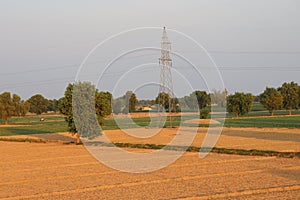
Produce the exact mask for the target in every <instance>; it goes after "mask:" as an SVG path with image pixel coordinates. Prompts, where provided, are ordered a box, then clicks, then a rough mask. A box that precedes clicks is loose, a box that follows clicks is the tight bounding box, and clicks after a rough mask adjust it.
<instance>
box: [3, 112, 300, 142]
mask: <svg viewBox="0 0 300 200" xmlns="http://www.w3.org/2000/svg"><path fill="white" fill-rule="evenodd" d="M278 112H286V111H278ZM294 113H298V111H296V112H294ZM284 114H287V113H284ZM215 116H216V117H218V116H217V115H215ZM247 116H251V117H249V118H247V117H243V118H239V119H236V118H230V117H231V116H229V118H227V119H226V120H225V123H224V126H225V127H258V128H270V127H276V128H300V116H288V115H286V116H274V117H262V116H269V113H268V112H265V111H256V112H250V113H249V114H248V115H247ZM255 116H257V117H255ZM43 117H44V118H45V121H44V122H41V121H40V117H32V116H31V117H19V118H11V119H10V124H11V125H18V126H14V127H0V136H9V135H29V134H44V133H57V132H67V131H68V128H67V123H66V122H65V120H64V118H63V117H62V116H51V115H46V116H43ZM227 117H228V116H227ZM195 118H199V116H198V115H187V116H183V117H180V116H173V117H171V120H172V121H171V122H170V118H169V117H167V119H165V121H166V122H165V123H164V124H163V123H162V121H163V120H161V119H162V118H159V117H154V118H153V122H152V123H151V124H150V118H149V117H142V118H133V119H127V118H124V119H118V123H117V122H116V121H115V120H114V119H106V120H105V121H104V125H103V126H102V129H103V130H115V129H120V128H122V129H129V128H137V127H147V126H149V127H151V126H153V127H171V126H172V127H177V126H179V125H181V126H193V127H194V126H199V127H208V126H209V125H208V124H200V125H197V124H188V123H184V121H185V120H189V119H195ZM218 120H219V121H220V122H222V120H221V119H218ZM223 122H224V121H223ZM211 126H219V125H211Z"/></svg>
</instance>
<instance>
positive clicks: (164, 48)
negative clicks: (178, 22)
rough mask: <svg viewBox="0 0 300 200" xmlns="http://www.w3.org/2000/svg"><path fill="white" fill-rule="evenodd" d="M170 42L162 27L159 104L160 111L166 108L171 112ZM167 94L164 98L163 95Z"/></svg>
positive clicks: (172, 108)
mask: <svg viewBox="0 0 300 200" xmlns="http://www.w3.org/2000/svg"><path fill="white" fill-rule="evenodd" d="M170 52H171V42H170V41H169V38H168V35H167V31H166V27H164V29H163V36H162V41H161V56H160V58H159V67H160V87H159V93H158V95H159V105H160V108H161V109H159V110H160V111H162V109H164V108H165V109H166V110H168V112H169V113H171V112H172V111H173V110H174V103H173V100H174V93H173V80H172V73H171V68H172V59H171V57H170ZM166 95H167V96H169V98H166V97H165V96H166Z"/></svg>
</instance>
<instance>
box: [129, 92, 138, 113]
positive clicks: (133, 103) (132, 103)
mask: <svg viewBox="0 0 300 200" xmlns="http://www.w3.org/2000/svg"><path fill="white" fill-rule="evenodd" d="M137 104H138V99H137V97H136V95H135V94H134V93H132V94H131V96H130V98H129V112H130V113H131V112H133V111H135V108H136V106H137Z"/></svg>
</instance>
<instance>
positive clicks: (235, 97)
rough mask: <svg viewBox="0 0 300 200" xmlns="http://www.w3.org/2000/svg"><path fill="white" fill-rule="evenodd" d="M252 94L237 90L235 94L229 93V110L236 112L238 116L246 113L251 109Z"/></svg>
mask: <svg viewBox="0 0 300 200" xmlns="http://www.w3.org/2000/svg"><path fill="white" fill-rule="evenodd" d="M253 99H254V98H253V96H252V94H250V93H248V94H245V93H240V92H236V93H235V94H232V95H229V96H228V97H227V111H228V112H230V113H235V116H236V117H237V118H238V117H239V115H244V114H246V113H248V112H250V110H251V106H252V103H253Z"/></svg>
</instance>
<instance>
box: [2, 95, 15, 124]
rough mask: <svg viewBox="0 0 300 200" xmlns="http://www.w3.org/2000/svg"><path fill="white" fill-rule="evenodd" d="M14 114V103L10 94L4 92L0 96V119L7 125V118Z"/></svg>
mask: <svg viewBox="0 0 300 200" xmlns="http://www.w3.org/2000/svg"><path fill="white" fill-rule="evenodd" d="M14 114H15V106H14V102H13V100H12V98H11V94H10V92H4V93H2V94H1V95H0V118H1V119H3V120H4V122H5V124H8V123H9V122H8V118H10V117H11V116H13V115H14Z"/></svg>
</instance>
